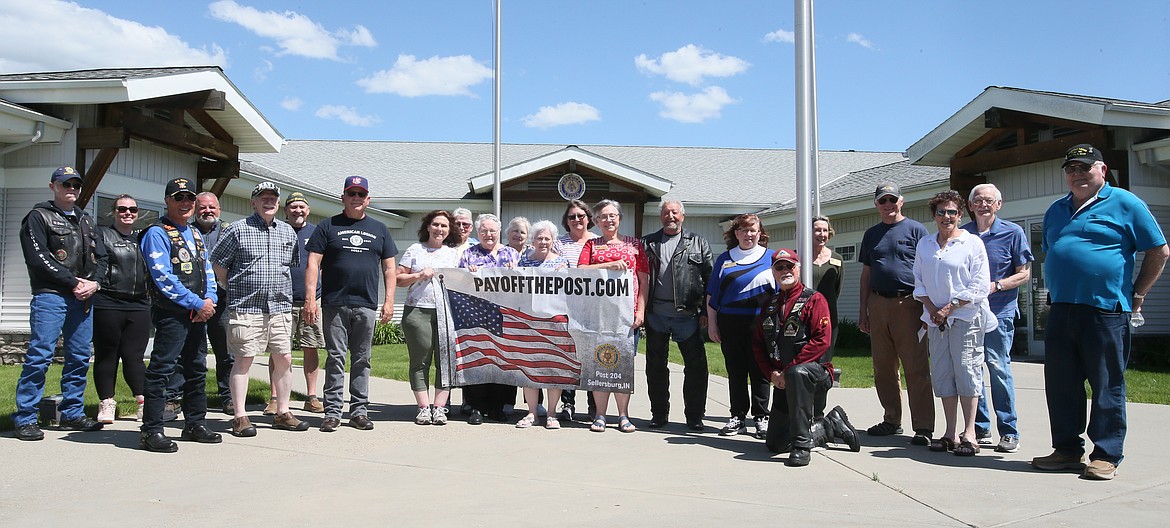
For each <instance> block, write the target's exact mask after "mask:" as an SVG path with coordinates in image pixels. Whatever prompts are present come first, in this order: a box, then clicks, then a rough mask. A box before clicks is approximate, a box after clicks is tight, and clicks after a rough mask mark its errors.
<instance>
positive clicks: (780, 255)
mask: <svg viewBox="0 0 1170 528" xmlns="http://www.w3.org/2000/svg"><path fill="white" fill-rule="evenodd" d="M781 260H787V261H788V262H791V263H793V264H800V257H799V256H798V255H797V254H796V251H794V250H792V249H789V248H780V249H777V250H776V252H775V253H772V264H775V263H777V262H780V261H781Z"/></svg>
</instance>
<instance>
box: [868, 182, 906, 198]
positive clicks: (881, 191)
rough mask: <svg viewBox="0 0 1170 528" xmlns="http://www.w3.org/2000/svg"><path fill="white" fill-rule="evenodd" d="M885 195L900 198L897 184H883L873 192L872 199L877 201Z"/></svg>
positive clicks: (900, 193) (899, 189)
mask: <svg viewBox="0 0 1170 528" xmlns="http://www.w3.org/2000/svg"><path fill="white" fill-rule="evenodd" d="M886 195H890V196H896V197H901V196H902V189H901V188H899V187H898V184H896V183H894V182H883V183H882V184H881V185H878V186H877V190H876V191H874V192H873V199H874V200H877V199H878V198H881V197H883V196H886Z"/></svg>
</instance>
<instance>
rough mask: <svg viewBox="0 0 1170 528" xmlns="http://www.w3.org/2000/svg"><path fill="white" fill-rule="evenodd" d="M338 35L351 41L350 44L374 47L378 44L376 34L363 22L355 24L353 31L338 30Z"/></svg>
mask: <svg viewBox="0 0 1170 528" xmlns="http://www.w3.org/2000/svg"><path fill="white" fill-rule="evenodd" d="M337 35H338V36H340V37H342V38H344V39H345V40H346V42H349V45H350V46H365V47H367V48H373V47H375V46H377V45H378V42H377V41H376V40H374V34H373V33H370V30H369V29H366V26H363V25H361V24H358V25H356V26H354V27H353V31H350V30H348V29H339V30H337Z"/></svg>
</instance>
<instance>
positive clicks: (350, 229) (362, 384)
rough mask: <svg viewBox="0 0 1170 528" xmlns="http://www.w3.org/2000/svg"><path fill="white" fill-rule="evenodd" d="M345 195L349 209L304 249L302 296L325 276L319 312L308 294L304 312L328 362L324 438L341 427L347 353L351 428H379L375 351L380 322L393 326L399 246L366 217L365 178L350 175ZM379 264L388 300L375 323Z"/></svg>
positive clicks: (331, 220) (367, 188)
mask: <svg viewBox="0 0 1170 528" xmlns="http://www.w3.org/2000/svg"><path fill="white" fill-rule="evenodd" d="M344 189H345V190H344V194H343V195H342V198H341V202H342V205H343V206H344V210H343V211H342V212H341V214H339V215H336V216H333V217H331V218H329V219H328V220H326V221H324V222H321V224H320V225H318V226H317V229H316V231H314V232H313V235H312V236H311V237H310V238H309V242H308V244H306V245H305V249H306V250H308V252H309V265H308V267H307V268H306V269H305V290H306V291H311V290H314V289H316V287H317V278H318V277H321V308H318V306H317V300H316V299H313V298H312V297H311V296H308V295H306V296H305V307H304V310H303V311H302V313H301V314H302V317H304V319H305V321H307V322H308V323H310V324H312V323H313V322H315V321H316V319H317V317H318V316H320V317H323V323H324V326H325V348H326V350H327V351H328V356H327V357H326V359H325V390H324V391H323V392H324V396H325V420H324V421H323V422H322V423H321V431H323V432H326V433H328V432H333V431H336V430H337V428H338V427H340V426H341V408H342V403H343V390H344V388H345V351H346V350H347V349H348V350H349V354H350V361H351V365H350V380H349V394H350V401H349V425H350V427H353V428H355V429H359V430H363V431H364V430H370V429H373V428H374V423H373V422H371V421H370V418H369V416H367V410H366V408H367V407H368V406H369V402H370V398H369V385H370V347H371V346H372V345H373V341H374V326H375V324H376V323H377V322H381V323H388V322H390V319H391V318H392V317H393V316H394V286H395V277H396V274H395V268H394V256H395V255H397V254H398V248H397V247H396V246H395V245H394V239H392V238H391V237H390V230H389V229H387V228H386V225H385V224H383V223H382V222H379V221H377V220H375V219H373V218H370V217H368V216H366V208H367V207H369V205H370V182H369V181H368V180H366V179H365V178H363V177H361V176H349V177H347V178H346V179H345V184H344ZM379 263H380V266H381V275H382V280H383V284H384V288H385V297H384V298H383V300H382V308H381V311H380V312H379V313H378V318H377V320H375V310H377V309H378V302H377V296H378V273H379V270H378V268H379Z"/></svg>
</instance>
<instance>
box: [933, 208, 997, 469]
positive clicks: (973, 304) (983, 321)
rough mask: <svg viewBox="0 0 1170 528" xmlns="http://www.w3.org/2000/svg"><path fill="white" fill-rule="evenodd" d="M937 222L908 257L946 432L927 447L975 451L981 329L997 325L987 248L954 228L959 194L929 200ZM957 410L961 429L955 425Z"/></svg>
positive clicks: (980, 385) (973, 236)
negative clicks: (989, 296)
mask: <svg viewBox="0 0 1170 528" xmlns="http://www.w3.org/2000/svg"><path fill="white" fill-rule="evenodd" d="M929 205H930V211H931V213H932V214H933V215H934V223H935V224H936V225H937V226H938V233H937V234H936V235H935V236H927V237H923V238H922V240H919V241H918V250H917V253H916V254H915V257H914V297H915V298H917V299H918V300H919V301H922V320H923V321H924V322H925V323H926V326H927V334H928V337H929V340H930V341H929V343H930V381H931V383H932V384H933V385H934V394H935V396H937V397H939V398H940V399H942V407H943V414H944V415H945V416H946V422H947V425H946V432H945V433H944V434H943V435H942V436H941V437H939V438H936V439H934V440H931V443H930V450H931V451H940V452H943V451H953V452H954V454H956V455H959V456H973V455H975V454H976V453H978V452H979V444H978V443H977V442H976V440H975V409H976V407H977V406H978V405H979V395H980V394H981V393H982V392H983V334H984V332H986V331H987V330H988V328H985V327H989V325H990V326H994V325H995V324H997V321H996V319H995V317H993V316H991V310H990V308H989V306H988V304H987V294H988V293H990V290H991V288H990V287H989V285H990V284H991V279H990V275H989V271H988V267H987V250H986V249H985V248H984V247H983V241H982V240H981V239H980V238H979V236H978V235H977V234H975V233H968V232H967V231H965V230H963V229H960V228H959V225H960V224H961V223H962V218H961V215H962V212H963V211H964V210H966V209H965V203H964V200H963V197H962V196H960V195H959V193H957V192H955V191H945V192H941V193H938V194H936V195H935V196H934V198H932V199H931V200H930V202H929ZM957 407H961V408H962V409H963V430H962V432H961V433H960V432H959V431H958V430H957V429H958V424H957V414H958V413H957V410H956V408H957Z"/></svg>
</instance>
